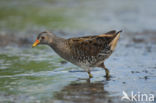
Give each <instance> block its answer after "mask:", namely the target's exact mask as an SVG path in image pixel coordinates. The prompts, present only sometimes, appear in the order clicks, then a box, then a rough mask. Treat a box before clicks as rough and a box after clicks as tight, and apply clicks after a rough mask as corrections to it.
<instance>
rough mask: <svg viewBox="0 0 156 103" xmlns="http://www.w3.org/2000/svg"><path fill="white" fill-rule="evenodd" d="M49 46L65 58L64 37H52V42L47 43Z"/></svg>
mask: <svg viewBox="0 0 156 103" xmlns="http://www.w3.org/2000/svg"><path fill="white" fill-rule="evenodd" d="M49 46H50V47H51V48H52V49H53V50H54V51H55V52H56V53H58V54H59V55H60V56H61V57H63V58H65V57H64V56H65V55H66V50H65V49H66V40H65V39H64V38H61V37H57V36H55V38H52V43H49Z"/></svg>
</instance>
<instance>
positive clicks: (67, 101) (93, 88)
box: [55, 80, 121, 103]
mask: <svg viewBox="0 0 156 103" xmlns="http://www.w3.org/2000/svg"><path fill="white" fill-rule="evenodd" d="M105 85H107V81H106V82H104V81H102V82H95V83H91V82H90V80H87V81H85V82H82V81H79V82H74V83H71V84H70V85H68V86H66V87H64V88H63V90H61V91H60V92H57V93H56V94H55V99H56V100H57V101H59V102H61V103H121V101H120V98H119V97H113V96H110V93H109V92H108V91H106V90H105V89H104V86H105Z"/></svg>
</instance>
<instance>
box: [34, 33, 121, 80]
mask: <svg viewBox="0 0 156 103" xmlns="http://www.w3.org/2000/svg"><path fill="white" fill-rule="evenodd" d="M120 32H121V31H119V32H116V31H115V30H113V31H110V32H107V33H104V34H101V35H95V36H84V37H76V38H69V39H64V38H60V37H57V36H56V35H54V34H53V33H50V32H48V31H45V32H42V33H40V34H39V35H38V37H37V40H38V41H39V43H36V42H35V43H36V44H35V43H34V44H33V46H36V45H37V44H47V45H49V46H50V47H52V48H53V49H54V51H55V52H56V53H58V54H59V55H60V56H61V57H62V58H64V59H66V60H68V61H69V62H71V63H73V64H75V65H77V66H80V67H81V68H84V69H85V70H86V71H87V72H88V74H89V76H90V77H92V75H91V74H90V70H91V68H92V67H102V68H104V69H105V70H106V76H107V77H108V76H109V71H108V69H107V68H106V67H105V66H104V61H105V59H107V58H108V57H109V56H110V55H111V54H112V52H113V51H114V49H115V47H116V44H117V41H118V39H119V37H120Z"/></svg>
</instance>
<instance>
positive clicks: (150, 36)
mask: <svg viewBox="0 0 156 103" xmlns="http://www.w3.org/2000/svg"><path fill="white" fill-rule="evenodd" d="M51 32H54V33H55V34H56V35H58V36H62V37H65V38H70V37H79V36H84V35H98V34H101V33H97V32H94V33H93V32H92V33H89V32H84V33H82V32H79V33H68V32H63V31H51ZM34 33H36V34H34ZM38 33H39V32H36V31H35V32H31V33H29V35H28V36H18V35H16V34H14V33H3V34H2V33H0V46H1V47H4V46H8V45H13V44H14V45H17V46H26V45H29V44H32V43H33V41H34V40H35V38H36V37H37V35H38ZM18 34H19V33H18ZM27 34H28V33H27ZM19 35H20V34H19ZM74 35H75V36H74ZM121 37H123V39H124V37H126V39H129V40H131V41H132V42H133V43H155V42H156V31H147V30H145V31H142V32H126V31H123V33H122V34H121Z"/></svg>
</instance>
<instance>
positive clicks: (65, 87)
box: [0, 0, 156, 103]
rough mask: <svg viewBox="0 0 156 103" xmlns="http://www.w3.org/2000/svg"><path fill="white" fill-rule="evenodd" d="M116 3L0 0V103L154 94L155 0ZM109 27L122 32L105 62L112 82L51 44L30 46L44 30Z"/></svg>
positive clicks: (71, 32) (116, 100)
mask: <svg viewBox="0 0 156 103" xmlns="http://www.w3.org/2000/svg"><path fill="white" fill-rule="evenodd" d="M114 2H115V1H114V0H109V1H106V0H97V1H95V0H85V1H82V0H75V1H74V0H67V1H64V0H52V1H50V0H44V1H41V0H33V1H32V0H28V1H27V2H26V1H24V0H14V1H10V0H1V1H0V30H1V31H0V37H1V38H0V43H1V45H0V46H1V47H0V103H53V102H54V103H122V102H123V103H127V102H128V101H121V97H122V96H123V94H122V92H123V91H125V92H127V93H128V94H130V93H131V92H132V91H134V92H135V93H138V92H140V93H148V94H149V93H151V94H154V95H155V96H156V62H155V61H156V45H155V44H156V32H155V29H156V28H155V26H154V25H155V24H156V21H155V16H156V13H155V6H153V5H154V3H155V1H154V0H150V2H149V1H146V0H137V1H136V0H127V1H125V0H118V2H115V3H114ZM112 28H115V29H118V30H119V29H121V28H122V29H123V30H124V32H123V33H122V34H121V39H120V41H119V43H118V46H117V48H116V50H115V52H114V53H113V55H112V56H111V57H110V58H109V59H108V60H106V62H105V65H106V67H107V68H109V70H110V73H111V78H110V80H106V78H105V77H104V75H105V71H104V70H103V69H101V68H94V69H93V70H92V74H93V76H94V78H92V79H90V80H89V79H88V74H87V73H86V72H84V70H83V69H81V68H79V67H77V66H74V65H73V64H71V63H68V62H66V61H65V60H63V59H61V58H60V57H59V56H58V55H57V54H56V53H54V51H53V50H51V48H49V47H47V46H38V47H36V48H31V43H32V41H33V39H35V38H36V34H37V33H39V32H40V31H43V30H45V29H49V30H52V31H55V32H56V34H57V35H59V36H63V37H66V38H67V37H74V36H80V35H81V36H83V35H93V34H98V33H101V32H105V31H108V30H111V29H112ZM60 30H61V31H60ZM21 37H22V38H21Z"/></svg>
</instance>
